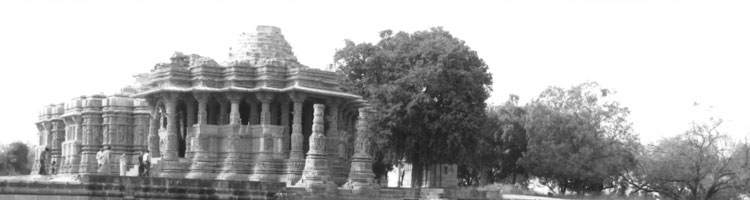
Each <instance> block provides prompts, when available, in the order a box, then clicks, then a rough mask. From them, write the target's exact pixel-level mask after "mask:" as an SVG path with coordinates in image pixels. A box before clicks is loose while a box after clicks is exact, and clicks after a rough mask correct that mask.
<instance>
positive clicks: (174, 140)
mask: <svg viewBox="0 0 750 200" xmlns="http://www.w3.org/2000/svg"><path fill="white" fill-rule="evenodd" d="M153 97H157V98H153ZM150 99H151V101H150V105H152V117H153V118H152V122H151V124H152V128H151V131H150V134H149V145H148V146H149V149H150V151H151V152H152V155H154V157H159V156H161V157H162V160H166V161H176V160H177V159H178V158H180V157H188V158H190V157H191V156H192V154H191V152H190V149H189V148H190V144H188V142H189V140H187V138H189V137H190V136H189V135H188V132H189V131H188V129H189V127H192V125H193V124H206V125H240V124H241V125H257V124H269V125H280V126H283V127H285V129H284V134H283V135H284V138H283V139H282V141H283V142H282V143H281V144H280V147H277V148H282V149H281V151H282V152H283V157H284V158H296V159H304V152H307V149H308V148H309V147H308V144H307V143H306V142H305V139H306V138H307V136H309V135H310V134H311V128H312V113H313V108H312V107H313V104H315V103H324V104H327V105H328V106H327V107H328V112H327V113H328V114H327V115H328V116H329V117H328V119H327V122H328V126H326V129H327V130H326V134H332V135H336V136H337V137H335V138H332V139H340V142H336V143H332V145H334V144H340V143H351V141H349V140H351V139H352V138H353V136H349V137H346V138H344V137H340V136H339V134H338V129H340V128H342V130H344V131H345V132H349V133H351V134H353V133H354V129H355V128H354V124H355V122H356V116H357V111H356V109H357V106H358V105H356V104H353V103H346V102H345V101H342V100H339V99H332V98H325V97H319V96H314V95H308V94H306V93H301V92H289V93H270V92H256V93H232V92H229V93H208V92H195V93H162V94H158V95H155V96H152V97H151V98H150ZM290 108H291V109H290ZM174 113H176V114H174ZM290 114H291V115H290ZM290 119H291V121H292V123H291V124H290V123H289V122H290ZM165 121H166V123H164V122H165ZM170 124H173V125H174V124H177V126H173V125H170ZM154 125H156V127H155V126H154ZM339 125H341V126H339ZM159 128H163V129H166V132H167V135H166V138H162V139H166V140H164V145H166V147H165V149H164V152H163V153H164V155H159V153H157V152H159V147H158V146H159V144H160V143H159V136H158V135H157V132H158V129H159ZM290 132H291V134H290ZM274 146H276V145H274ZM330 150H331V151H330V152H329V154H332V156H331V157H332V158H334V157H338V158H349V157H351V155H352V154H353V145H351V144H348V145H347V144H340V145H339V146H332V147H331V148H330ZM300 170H301V169H300Z"/></svg>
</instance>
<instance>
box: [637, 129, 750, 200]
mask: <svg viewBox="0 0 750 200" xmlns="http://www.w3.org/2000/svg"><path fill="white" fill-rule="evenodd" d="M721 124H722V120H720V119H714V120H711V121H710V122H705V123H693V124H692V126H691V128H690V129H689V130H688V131H686V132H685V133H683V134H680V135H676V136H672V137H668V138H664V139H662V140H660V141H659V142H658V143H656V145H651V146H649V147H648V148H646V149H645V151H644V153H643V154H642V155H641V156H640V158H639V163H638V167H637V168H636V169H635V170H634V171H633V173H630V174H629V176H628V181H629V182H630V184H632V186H633V187H634V188H635V191H645V192H656V193H658V194H660V195H661V196H664V197H667V198H670V199H685V200H687V199H689V200H704V199H705V200H708V199H730V198H736V197H737V196H738V194H740V193H743V192H744V193H747V191H748V189H750V188H748V183H750V177H749V176H750V148H748V144H747V143H744V142H743V143H733V142H732V141H731V140H729V138H728V137H727V135H726V134H725V133H723V132H721V130H720V127H721Z"/></svg>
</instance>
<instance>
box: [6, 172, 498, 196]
mask: <svg viewBox="0 0 750 200" xmlns="http://www.w3.org/2000/svg"><path fill="white" fill-rule="evenodd" d="M0 199H4V200H5V199H10V200H13V199H87V200H88V199H217V200H220V199H232V200H234V199H237V200H241V199H284V200H286V199H289V200H292V199H294V200H296V199H305V200H324V199H325V200H328V199H331V200H355V199H362V200H404V199H415V200H416V199H455V200H459V199H460V200H469V199H475V200H489V199H503V196H502V194H500V192H497V191H477V190H472V189H462V188H447V189H442V188H421V189H408V188H381V189H374V190H349V189H342V188H339V189H338V190H335V191H325V190H322V191H316V190H307V189H305V188H287V187H286V186H285V183H268V182H253V181H221V180H200V179H181V178H160V177H125V176H109V175H79V176H15V177H0Z"/></svg>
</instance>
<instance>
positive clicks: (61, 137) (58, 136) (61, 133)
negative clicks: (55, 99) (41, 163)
mask: <svg viewBox="0 0 750 200" xmlns="http://www.w3.org/2000/svg"><path fill="white" fill-rule="evenodd" d="M51 124H52V131H51V133H52V145H51V148H50V155H51V156H50V157H51V158H52V161H51V162H50V166H52V165H51V164H52V162H54V163H55V166H54V167H56V168H57V169H60V167H59V166H62V163H63V157H62V143H63V141H65V122H63V120H61V119H59V118H58V119H54V120H52V121H51Z"/></svg>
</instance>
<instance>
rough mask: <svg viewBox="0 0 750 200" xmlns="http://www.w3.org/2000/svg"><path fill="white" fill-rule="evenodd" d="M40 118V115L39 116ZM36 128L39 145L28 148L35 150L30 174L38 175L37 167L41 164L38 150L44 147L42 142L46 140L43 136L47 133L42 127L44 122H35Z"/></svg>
mask: <svg viewBox="0 0 750 200" xmlns="http://www.w3.org/2000/svg"><path fill="white" fill-rule="evenodd" d="M40 118H41V116H40ZM36 128H37V131H38V132H37V136H39V146H38V147H37V148H34V149H29V150H30V151H34V152H36V156H35V157H34V162H33V165H32V166H31V175H38V174H39V168H40V167H41V165H39V152H41V151H42V149H44V147H45V146H44V144H45V142H46V141H47V139H46V138H45V136H46V135H47V130H46V129H45V128H44V122H43V121H40V122H37V123H36Z"/></svg>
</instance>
